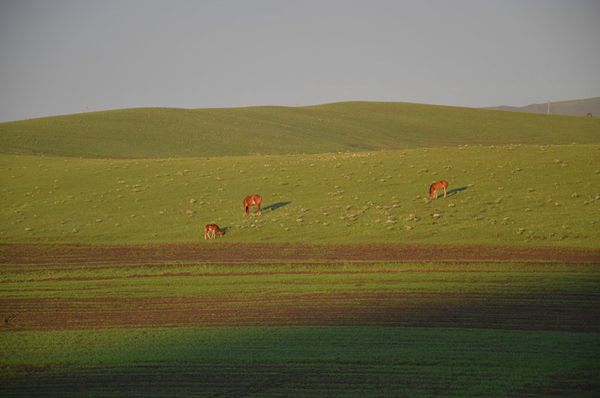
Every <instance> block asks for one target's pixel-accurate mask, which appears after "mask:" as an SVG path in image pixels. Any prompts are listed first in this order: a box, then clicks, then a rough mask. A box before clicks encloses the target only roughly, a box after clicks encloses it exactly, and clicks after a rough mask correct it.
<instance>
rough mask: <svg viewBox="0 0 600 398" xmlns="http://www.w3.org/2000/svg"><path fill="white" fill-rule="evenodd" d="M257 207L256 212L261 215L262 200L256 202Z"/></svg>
mask: <svg viewBox="0 0 600 398" xmlns="http://www.w3.org/2000/svg"><path fill="white" fill-rule="evenodd" d="M256 207H257V209H256V214H258V215H259V216H260V215H261V213H262V212H261V211H260V202H258V203H257V204H256Z"/></svg>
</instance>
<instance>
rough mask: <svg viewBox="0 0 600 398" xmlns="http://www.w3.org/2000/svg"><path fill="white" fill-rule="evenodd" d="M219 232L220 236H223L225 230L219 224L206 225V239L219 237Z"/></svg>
mask: <svg viewBox="0 0 600 398" xmlns="http://www.w3.org/2000/svg"><path fill="white" fill-rule="evenodd" d="M217 232H218V233H219V236H223V235H224V234H225V231H223V230H222V229H221V228H219V226H218V225H217V224H206V225H205V226H204V239H205V240H206V239H214V238H216V237H217Z"/></svg>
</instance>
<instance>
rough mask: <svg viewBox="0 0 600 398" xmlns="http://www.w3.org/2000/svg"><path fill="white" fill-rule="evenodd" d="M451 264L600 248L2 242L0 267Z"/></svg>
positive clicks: (596, 253) (587, 254)
mask: <svg viewBox="0 0 600 398" xmlns="http://www.w3.org/2000/svg"><path fill="white" fill-rule="evenodd" d="M269 260H280V261H281V260H289V261H311V260H312V261H315V260H324V261H371V262H374V261H393V262H399V261H401V262H409V261H415V262H417V261H418V262H443V261H448V260H479V261H541V262H546V261H549V262H560V263H597V264H600V249H576V248H554V247H535V248H528V247H509V246H476V245H464V246H439V245H420V244H419V245H416V244H412V245H409V244H397V245H396V244H344V245H316V244H286V243H214V244H191V243H189V244H184V243H182V244H156V245H140V246H104V245H47V244H0V264H51V263H60V264H69V263H85V264H87V265H93V264H94V263H101V264H106V263H107V262H108V263H110V262H124V263H130V264H132V263H139V262H142V263H147V262H151V261H158V262H161V261H205V262H212V261H217V262H223V261H225V262H227V261H228V262H236V261H240V262H241V261H243V262H260V261H269Z"/></svg>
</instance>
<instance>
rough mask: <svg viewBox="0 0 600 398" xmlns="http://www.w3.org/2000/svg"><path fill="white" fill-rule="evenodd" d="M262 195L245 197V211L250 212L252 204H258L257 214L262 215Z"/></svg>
mask: <svg viewBox="0 0 600 398" xmlns="http://www.w3.org/2000/svg"><path fill="white" fill-rule="evenodd" d="M261 203H262V197H261V196H260V195H248V196H246V197H245V198H244V213H246V215H248V214H250V206H256V214H258V215H260V204H261Z"/></svg>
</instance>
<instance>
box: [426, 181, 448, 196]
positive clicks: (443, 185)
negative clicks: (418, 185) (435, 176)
mask: <svg viewBox="0 0 600 398" xmlns="http://www.w3.org/2000/svg"><path fill="white" fill-rule="evenodd" d="M438 189H443V190H444V198H445V197H446V193H447V191H448V181H446V180H441V181H437V182H434V183H433V184H431V186H430V187H429V199H431V200H433V199H437V192H438Z"/></svg>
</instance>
